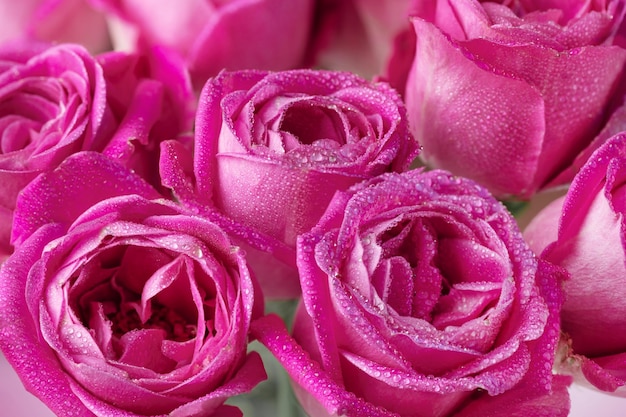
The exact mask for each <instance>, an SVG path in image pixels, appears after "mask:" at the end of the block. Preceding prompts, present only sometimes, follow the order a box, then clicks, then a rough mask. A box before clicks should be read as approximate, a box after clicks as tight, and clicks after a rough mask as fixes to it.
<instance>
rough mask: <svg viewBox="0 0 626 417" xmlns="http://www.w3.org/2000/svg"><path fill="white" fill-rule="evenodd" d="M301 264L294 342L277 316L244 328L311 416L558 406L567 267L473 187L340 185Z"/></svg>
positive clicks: (439, 178)
mask: <svg viewBox="0 0 626 417" xmlns="http://www.w3.org/2000/svg"><path fill="white" fill-rule="evenodd" d="M298 270H299V273H300V280H301V284H302V303H301V305H300V308H299V310H298V311H297V313H296V316H295V319H294V324H293V338H294V339H295V340H292V339H290V338H289V337H288V336H287V335H286V330H285V328H284V326H283V325H282V323H281V322H280V321H278V320H277V317H271V316H268V318H264V319H261V321H259V322H258V323H257V324H253V333H254V335H255V336H256V337H259V338H260V340H261V341H262V342H263V343H264V344H266V345H267V347H268V348H269V350H270V351H271V352H272V353H273V354H274V355H276V357H277V358H278V360H279V361H280V362H281V363H282V365H283V366H284V367H285V368H286V369H287V372H289V374H290V376H291V377H292V378H293V380H294V385H295V388H296V393H297V396H298V398H299V399H300V402H301V404H302V405H303V407H304V409H305V410H306V411H307V413H309V415H310V416H312V417H318V416H329V415H333V416H334V415H342V416H355V417H356V416H363V415H367V416H402V417H409V416H410V417H431V416H439V417H448V416H455V417H461V416H462V417H467V416H496V415H497V416H502V415H507V414H512V415H513V414H514V415H522V414H524V415H533V416H538V415H542V416H566V415H567V413H568V410H569V400H568V395H567V389H566V383H567V379H566V378H561V377H558V378H556V379H554V380H553V376H552V373H551V369H552V363H553V360H554V355H555V346H556V343H557V339H558V335H559V319H558V310H559V307H560V304H561V294H560V290H559V282H558V281H559V280H560V279H561V278H562V276H563V271H561V270H560V269H558V268H556V267H554V266H552V265H550V264H548V263H547V262H544V261H538V260H537V258H536V257H535V256H534V255H533V253H532V252H531V250H530V249H529V248H528V247H527V245H526V244H525V242H524V240H523V238H522V235H521V233H520V231H519V229H518V228H517V225H516V222H515V219H514V218H513V217H512V216H511V215H510V214H509V212H508V211H507V210H506V208H505V207H504V206H503V205H501V204H500V203H499V202H497V201H496V200H495V199H494V198H493V197H492V196H491V195H490V194H489V193H488V192H487V191H486V190H485V189H484V188H482V187H480V186H478V185H477V184H476V183H474V182H472V181H470V180H466V179H462V178H458V177H454V176H452V175H451V174H448V173H446V172H443V171H430V172H422V171H419V170H413V171H409V172H406V173H403V174H395V173H394V174H384V175H381V176H380V177H377V178H374V179H371V180H367V181H364V182H363V183H360V184H358V185H356V186H354V187H352V188H351V189H349V190H348V191H345V192H339V193H337V194H336V195H335V197H334V198H333V200H332V201H331V203H330V205H329V207H328V210H327V211H326V213H325V214H324V216H323V217H322V219H321V220H320V222H319V223H318V224H317V225H316V226H315V228H314V229H312V230H311V231H310V232H309V233H305V234H304V235H302V236H301V237H300V238H299V240H298ZM296 342H297V343H296Z"/></svg>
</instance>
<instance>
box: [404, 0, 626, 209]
mask: <svg viewBox="0 0 626 417" xmlns="http://www.w3.org/2000/svg"><path fill="white" fill-rule="evenodd" d="M504 3H505V4H510V5H511V7H507V6H505V5H502V4H497V3H491V2H483V3H479V2H478V1H477V0H439V1H438V2H437V4H436V5H437V7H436V8H435V9H434V10H431V13H430V14H428V13H426V15H425V16H423V17H424V18H419V17H416V18H414V19H413V26H414V30H415V34H416V36H417V40H416V43H417V44H416V49H415V57H414V62H413V67H412V69H411V72H410V73H409V76H408V82H407V86H406V93H405V94H406V96H405V97H406V102H407V108H408V112H409V118H410V123H411V126H412V129H414V134H415V137H416V138H417V140H418V141H419V142H420V143H421V144H422V145H423V146H424V151H423V153H422V156H423V158H424V161H425V162H426V163H427V164H428V165H430V166H432V167H438V168H443V169H447V170H450V171H451V172H453V173H455V174H457V175H462V176H466V177H470V178H472V179H474V180H476V181H478V182H479V183H481V184H483V185H485V186H487V187H488V188H489V189H490V190H491V191H492V192H493V193H495V194H496V195H498V196H501V197H507V196H512V195H513V196H517V197H521V198H528V197H530V196H532V195H533V194H534V193H535V192H536V191H537V190H540V189H543V188H546V187H550V186H554V185H559V184H563V183H567V182H569V181H570V180H571V178H572V177H573V175H574V174H575V172H576V170H577V169H578V168H579V167H580V166H581V165H582V164H583V163H584V161H585V160H586V158H587V157H588V156H589V154H590V153H591V151H592V150H593V149H596V148H597V147H598V146H599V145H600V144H601V143H602V142H604V141H605V140H606V139H608V138H609V137H610V136H612V135H613V134H615V133H617V132H619V131H621V130H623V129H624V128H626V107H624V105H623V103H622V102H623V97H624V84H623V83H624V82H626V72H625V70H624V64H625V63H626V49H623V48H622V47H619V46H617V45H612V44H611V43H612V42H613V39H614V35H615V33H616V32H617V31H618V30H619V29H620V27H619V25H620V24H622V19H623V14H624V13H623V11H624V10H623V9H624V4H623V2H622V1H621V0H613V1H606V2H603V1H571V2H551V1H519V2H504ZM555 3H559V5H557V4H555ZM561 3H562V4H563V5H560V4H561ZM620 84H622V85H621V86H620ZM620 106H621V107H620Z"/></svg>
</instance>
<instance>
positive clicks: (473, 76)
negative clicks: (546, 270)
mask: <svg viewBox="0 0 626 417" xmlns="http://www.w3.org/2000/svg"><path fill="white" fill-rule="evenodd" d="M413 26H414V29H415V32H416V33H417V34H418V38H417V46H416V56H415V61H414V64H413V68H412V70H411V73H410V75H409V79H408V81H407V90H406V102H407V109H408V114H409V119H410V121H411V126H412V128H413V129H414V135H415V137H416V139H417V140H418V141H419V142H420V143H421V144H422V145H423V147H424V150H423V158H424V159H425V160H426V161H427V162H428V163H429V164H431V165H432V166H434V167H439V168H443V169H447V170H450V171H453V172H455V173H457V174H458V175H463V176H468V177H471V178H473V179H475V180H477V181H478V182H480V183H482V184H485V185H487V186H488V188H490V190H492V191H493V192H495V193H498V194H511V193H513V194H524V193H527V192H529V191H530V190H531V187H532V183H533V180H534V172H535V170H536V169H537V166H538V165H537V164H538V159H539V154H540V151H541V149H542V143H543V136H544V133H545V129H546V126H545V121H544V111H545V107H544V101H543V99H542V97H541V95H540V94H539V93H538V91H537V90H536V89H535V88H533V87H531V86H529V85H528V84H526V83H525V82H523V81H522V80H519V79H517V78H511V77H508V76H504V75H499V74H497V73H494V72H492V71H491V70H490V68H488V67H487V66H486V65H485V64H483V63H482V62H480V61H479V60H478V59H476V58H472V57H471V56H468V55H469V53H468V51H465V50H464V48H463V46H462V45H459V44H457V43H455V42H453V41H451V40H449V39H446V38H445V36H444V35H443V34H442V33H441V32H439V30H438V29H437V28H436V27H435V26H433V25H432V24H430V23H426V22H424V21H423V20H420V19H417V18H416V19H414V20H413ZM477 85H480V86H481V89H480V90H478V89H476V86H477ZM520 103H524V106H522V107H520ZM477 120H478V121H482V122H481V124H480V125H476V121H477ZM467 126H472V128H471V129H468V128H467ZM488 138H490V139H488ZM449 156H454V158H450V157H449Z"/></svg>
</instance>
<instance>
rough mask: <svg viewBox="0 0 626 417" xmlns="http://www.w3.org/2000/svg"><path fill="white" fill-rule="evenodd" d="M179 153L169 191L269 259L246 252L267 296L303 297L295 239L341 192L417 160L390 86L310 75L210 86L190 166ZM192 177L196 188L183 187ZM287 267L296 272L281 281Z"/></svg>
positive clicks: (168, 149)
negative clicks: (210, 211) (226, 222)
mask: <svg viewBox="0 0 626 417" xmlns="http://www.w3.org/2000/svg"><path fill="white" fill-rule="evenodd" d="M177 145H178V144H177V143H175V142H166V143H165V144H164V150H163V151H162V154H163V160H162V176H163V178H164V184H166V185H168V186H170V187H171V188H173V189H174V191H175V193H176V195H177V197H178V198H179V199H181V201H184V202H190V201H191V202H194V201H195V202H196V203H197V202H199V203H200V204H202V205H204V206H208V207H212V208H214V209H215V210H217V211H218V212H220V213H222V214H224V215H225V216H227V217H228V218H230V219H232V220H234V221H235V222H236V223H238V226H237V228H238V229H239V230H240V232H239V234H240V235H241V236H242V238H243V240H244V241H246V242H247V243H248V244H251V245H252V246H255V247H257V248H261V249H262V250H263V251H265V252H270V253H273V256H272V257H271V258H270V257H268V256H264V255H260V258H259V259H257V256H256V255H255V254H254V252H253V251H248V252H249V256H250V258H249V259H250V262H251V265H252V266H253V268H263V271H265V272H261V271H260V269H257V274H256V275H257V276H258V277H259V279H260V280H261V281H262V283H263V284H264V293H265V295H266V296H268V295H269V296H294V295H297V293H298V292H299V284H298V281H297V276H296V273H295V250H294V248H295V243H296V237H297V236H298V235H299V234H301V233H303V232H305V231H307V230H309V229H310V228H311V227H312V226H314V225H315V223H316V222H317V221H318V219H319V218H320V216H321V215H322V213H323V212H324V210H325V209H326V205H327V204H328V202H329V201H330V199H331V198H332V196H333V194H334V193H335V191H336V190H341V189H346V188H348V187H349V186H351V185H353V184H355V183H357V182H358V181H360V180H362V179H364V178H369V177H372V176H375V175H378V174H381V173H383V172H387V171H403V170H404V169H406V168H407V167H408V165H409V164H410V163H411V161H412V160H413V158H414V157H415V155H416V153H417V151H418V146H417V143H416V142H415V141H414V140H413V138H412V137H411V136H410V134H409V132H408V126H407V122H406V112H405V109H404V106H403V104H402V101H401V99H400V97H399V96H398V94H397V93H396V92H395V91H393V90H392V89H391V88H390V87H389V86H388V85H386V84H383V83H369V82H367V81H365V80H363V79H361V78H359V77H357V76H355V75H353V74H349V73H339V72H330V71H328V72H327V71H314V70H294V71H284V72H263V71H240V72H232V73H223V74H221V75H219V76H218V77H215V78H213V79H211V80H210V81H209V82H208V83H207V84H206V86H205V87H204V89H203V90H202V94H201V96H200V101H199V104H198V111H197V115H196V131H195V149H194V155H193V166H191V158H190V157H189V156H186V153H185V152H184V149H179V148H180V147H179V146H177ZM186 160H187V163H186V165H185V161H186ZM186 175H188V176H191V177H192V178H193V180H192V181H187V185H184V181H181V178H184V177H185V176H186ZM244 229H245V230H244ZM253 234H261V235H263V236H264V237H263V238H262V239H261V238H259V237H258V236H256V235H255V236H253ZM261 240H262V242H260V243H259V241H261ZM289 253H291V254H289ZM281 254H282V255H281ZM277 259H280V260H282V261H284V262H283V266H280V265H277V264H276V260H277ZM285 265H287V266H289V265H291V266H292V268H291V269H288V271H287V272H285V273H284V274H283V272H282V271H283V270H284V269H285ZM283 276H284V277H285V279H283V278H281V277H283ZM287 276H289V277H288V278H287Z"/></svg>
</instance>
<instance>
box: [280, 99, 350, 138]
mask: <svg viewBox="0 0 626 417" xmlns="http://www.w3.org/2000/svg"><path fill="white" fill-rule="evenodd" d="M280 128H281V130H283V131H285V132H289V133H291V134H292V135H294V136H295V137H297V138H298V140H299V142H300V143H301V144H303V145H312V144H313V143H315V142H316V141H318V140H324V139H332V140H335V141H337V142H338V143H339V144H340V145H343V144H345V139H346V138H345V130H344V126H343V122H342V120H341V119H340V117H339V116H338V114H337V111H336V110H332V109H329V108H324V107H320V106H311V105H306V106H304V105H301V104H295V105H292V106H291V107H290V108H289V110H287V112H286V113H285V116H284V118H283V120H282V123H281V125H280Z"/></svg>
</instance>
